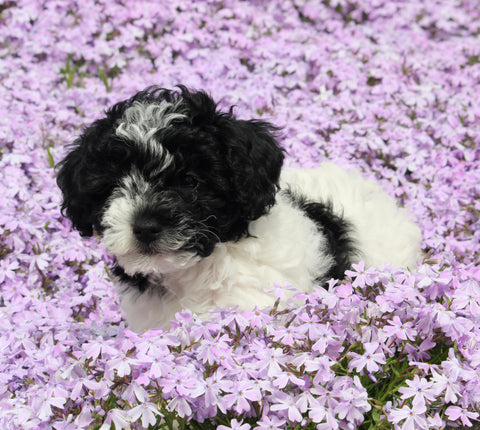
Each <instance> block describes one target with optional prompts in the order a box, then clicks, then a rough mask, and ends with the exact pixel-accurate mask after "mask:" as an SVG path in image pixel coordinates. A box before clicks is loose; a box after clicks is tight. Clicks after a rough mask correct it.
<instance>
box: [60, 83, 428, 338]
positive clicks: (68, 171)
mask: <svg viewBox="0 0 480 430" xmlns="http://www.w3.org/2000/svg"><path fill="white" fill-rule="evenodd" d="M180 89H181V91H180V92H172V91H168V90H163V89H157V88H154V89H148V90H146V91H144V92H141V93H139V94H137V95H136V96H134V97H133V98H131V99H129V100H126V101H124V102H121V103H119V104H117V105H115V106H114V107H113V108H112V109H110V110H109V111H108V112H107V115H106V117H105V118H103V119H101V120H99V121H96V122H95V123H94V124H92V125H91V126H90V127H89V128H87V130H86V131H85V132H84V133H83V134H82V136H80V138H79V139H78V140H77V141H76V142H75V144H74V147H73V149H72V151H71V152H70V153H69V154H68V155H67V157H66V158H65V160H64V161H63V162H62V163H61V170H60V172H59V176H58V183H59V186H60V188H61V189H62V191H63V194H64V204H63V209H64V211H65V212H66V214H67V216H68V217H69V218H70V219H71V220H72V222H73V225H74V227H76V228H77V229H78V230H79V231H80V232H81V233H82V234H83V235H91V234H92V232H93V229H96V230H97V231H98V232H99V233H100V234H101V235H102V237H103V239H104V242H105V245H106V247H107V249H108V250H109V251H110V252H111V253H112V254H113V255H114V256H115V258H116V261H117V264H116V266H115V268H114V273H115V274H116V276H117V278H118V280H119V285H118V292H119V293H120V295H121V305H122V308H123V309H124V311H125V314H126V319H127V322H128V324H129V326H130V327H131V328H132V329H133V330H143V329H147V328H151V327H165V326H168V323H169V321H171V320H172V319H173V318H174V315H175V313H176V312H179V311H181V310H182V309H184V308H187V309H190V310H191V311H193V312H195V313H197V314H199V315H205V314H207V313H208V311H209V310H210V309H214V308H216V307H217V306H219V307H230V306H239V307H240V308H244V309H248V308H253V307H254V306H258V307H259V308H261V307H265V306H269V305H272V304H273V302H274V296H273V294H272V293H267V292H265V291H264V290H265V289H266V288H268V287H271V286H272V284H274V283H278V284H285V283H289V284H291V285H292V286H293V287H294V288H297V289H299V290H304V291H306V290H309V289H311V288H312V286H313V285H315V284H323V283H325V281H327V280H328V279H330V278H331V277H336V278H339V277H342V276H343V272H344V270H345V269H346V268H348V267H349V266H350V264H351V263H352V262H355V261H359V260H364V261H365V262H366V264H367V265H381V264H382V263H388V264H391V265H393V266H397V267H412V268H413V267H414V266H415V265H416V262H417V260H418V258H419V256H420V233H419V229H418V227H417V226H416V225H415V224H414V223H412V222H411V221H410V220H409V219H408V216H407V215H406V213H405V211H404V210H401V209H398V208H397V207H396V205H395V203H394V201H393V200H392V199H391V198H390V197H388V196H387V194H386V193H385V192H384V191H382V190H381V189H380V187H379V186H378V185H377V184H375V183H374V182H372V181H366V180H364V179H363V178H362V177H361V175H360V174H359V173H356V172H346V171H344V170H342V169H341V168H339V167H338V166H335V165H333V164H330V163H326V164H324V165H322V166H320V167H319V168H318V169H315V170H297V169H285V170H284V171H283V173H282V175H281V177H280V170H281V166H282V161H283V153H282V150H281V149H280V147H279V146H278V144H277V142H276V140H275V137H274V131H275V128H274V127H273V126H271V125H270V124H268V123H265V122H261V121H241V120H237V119H236V118H235V117H234V116H233V114H232V113H231V111H230V112H229V113H222V112H219V111H218V110H217V107H216V104H215V103H214V102H213V101H212V100H211V98H210V97H209V96H208V95H206V94H205V93H203V92H190V91H188V90H187V89H186V88H184V87H181V88H180Z"/></svg>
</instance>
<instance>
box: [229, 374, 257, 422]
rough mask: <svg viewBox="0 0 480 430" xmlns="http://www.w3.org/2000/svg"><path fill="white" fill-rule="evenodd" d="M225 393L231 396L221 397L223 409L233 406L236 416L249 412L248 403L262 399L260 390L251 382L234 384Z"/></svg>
mask: <svg viewBox="0 0 480 430" xmlns="http://www.w3.org/2000/svg"><path fill="white" fill-rule="evenodd" d="M227 391H228V392H229V393H231V394H226V395H225V396H224V397H223V406H224V409H225V410H226V409H230V408H232V406H234V408H233V409H234V410H235V411H236V412H237V413H238V414H241V413H242V412H248V411H249V410H250V402H255V401H259V400H261V399H262V393H261V392H260V389H259V388H258V386H256V385H255V384H254V383H253V382H251V381H241V382H237V383H234V384H233V385H232V387H231V388H229V389H227Z"/></svg>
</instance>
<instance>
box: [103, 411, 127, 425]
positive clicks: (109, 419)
mask: <svg viewBox="0 0 480 430" xmlns="http://www.w3.org/2000/svg"><path fill="white" fill-rule="evenodd" d="M130 422H131V420H130V417H129V416H128V414H127V412H125V411H122V410H121V409H110V410H109V411H108V412H107V415H106V418H105V421H104V422H103V424H102V426H101V427H100V429H101V430H110V428H111V426H112V424H113V425H114V426H115V430H116V429H119V430H122V429H129V428H130Z"/></svg>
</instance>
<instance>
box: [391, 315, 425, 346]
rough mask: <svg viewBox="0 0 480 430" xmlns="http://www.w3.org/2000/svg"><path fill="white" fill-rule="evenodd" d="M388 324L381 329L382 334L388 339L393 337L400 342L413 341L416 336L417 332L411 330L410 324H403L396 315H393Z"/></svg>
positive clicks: (413, 329) (411, 325)
mask: <svg viewBox="0 0 480 430" xmlns="http://www.w3.org/2000/svg"><path fill="white" fill-rule="evenodd" d="M388 324H389V325H387V326H385V327H384V329H383V332H384V333H385V334H386V335H387V336H388V337H395V338H397V339H400V340H409V339H410V340H413V339H414V338H415V336H416V334H417V330H416V329H415V328H413V324H412V323H411V322H409V321H407V322H403V321H402V320H401V319H400V317H398V316H397V315H394V317H393V318H392V319H391V321H389V322H388Z"/></svg>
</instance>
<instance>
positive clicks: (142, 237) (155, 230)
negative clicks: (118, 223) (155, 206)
mask: <svg viewBox="0 0 480 430" xmlns="http://www.w3.org/2000/svg"><path fill="white" fill-rule="evenodd" d="M161 231H162V227H161V225H160V223H159V222H158V221H157V220H156V219H154V218H151V217H143V216H142V217H138V218H137V219H136V220H135V223H134V224H133V234H134V235H135V237H136V238H137V240H139V241H140V242H142V243H147V244H148V243H151V242H153V241H154V240H156V239H158V237H159V236H160V232H161Z"/></svg>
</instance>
